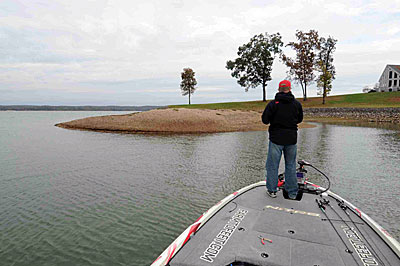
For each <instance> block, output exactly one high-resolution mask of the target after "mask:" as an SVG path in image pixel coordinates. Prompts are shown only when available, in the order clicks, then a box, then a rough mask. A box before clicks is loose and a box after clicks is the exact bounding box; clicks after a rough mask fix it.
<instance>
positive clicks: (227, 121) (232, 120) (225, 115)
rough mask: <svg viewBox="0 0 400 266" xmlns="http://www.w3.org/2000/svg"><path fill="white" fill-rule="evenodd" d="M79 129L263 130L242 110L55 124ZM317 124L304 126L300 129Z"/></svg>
mask: <svg viewBox="0 0 400 266" xmlns="http://www.w3.org/2000/svg"><path fill="white" fill-rule="evenodd" d="M56 126H58V127H62V128H67V129H78V130H92V131H102V132H121V133H218V132H235V131H262V130H267V129H268V126H266V125H264V124H263V123H262V122H261V113H260V112H256V111H239V110H209V109H186V108H179V109H177V108H170V109H156V110H151V111H146V112H140V113H133V114H125V115H108V116H98V117H88V118H83V119H78V120H73V121H70V122H65V123H59V124H56ZM310 127H314V125H311V124H307V123H301V124H300V125H299V128H310Z"/></svg>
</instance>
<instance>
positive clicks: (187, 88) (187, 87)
mask: <svg viewBox="0 0 400 266" xmlns="http://www.w3.org/2000/svg"><path fill="white" fill-rule="evenodd" d="M194 74H195V73H194V71H193V69H191V68H184V69H183V72H182V73H181V78H182V81H181V92H182V95H183V96H186V95H189V104H190V95H192V94H193V93H194V91H195V90H196V88H195V86H196V85H197V81H196V78H195V77H194Z"/></svg>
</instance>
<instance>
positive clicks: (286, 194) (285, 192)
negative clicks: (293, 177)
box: [282, 189, 303, 201]
mask: <svg viewBox="0 0 400 266" xmlns="http://www.w3.org/2000/svg"><path fill="white" fill-rule="evenodd" d="M282 192H283V197H284V198H285V199H289V194H288V193H287V191H286V190H285V189H283V191H282ZM302 198H303V190H302V189H299V190H298V191H297V196H296V199H295V200H297V201H301V199H302ZM290 200H292V199H290Z"/></svg>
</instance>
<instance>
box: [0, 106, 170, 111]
mask: <svg viewBox="0 0 400 266" xmlns="http://www.w3.org/2000/svg"><path fill="white" fill-rule="evenodd" d="M161 107H162V106H90V105H87V106H50V105H0V111H148V110H152V109H157V108H161Z"/></svg>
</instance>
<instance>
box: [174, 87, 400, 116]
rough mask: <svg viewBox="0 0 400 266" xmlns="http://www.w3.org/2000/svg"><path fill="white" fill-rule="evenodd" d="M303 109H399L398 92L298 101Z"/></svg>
mask: <svg viewBox="0 0 400 266" xmlns="http://www.w3.org/2000/svg"><path fill="white" fill-rule="evenodd" d="M298 100H299V101H300V102H301V104H302V105H303V107H304V108H308V107H314V108H323V107H354V108H356V107H364V108H384V107H400V91H396V92H375V93H357V94H349V95H338V96H328V97H327V99H326V103H325V104H322V98H321V97H312V98H308V99H307V101H303V100H302V99H298ZM265 105H266V102H263V101H251V102H228V103H210V104H191V105H188V104H186V105H170V106H169V107H170V108H196V109H233V110H248V111H250V110H252V111H262V110H264V108H265Z"/></svg>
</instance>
